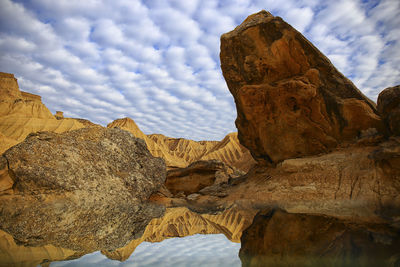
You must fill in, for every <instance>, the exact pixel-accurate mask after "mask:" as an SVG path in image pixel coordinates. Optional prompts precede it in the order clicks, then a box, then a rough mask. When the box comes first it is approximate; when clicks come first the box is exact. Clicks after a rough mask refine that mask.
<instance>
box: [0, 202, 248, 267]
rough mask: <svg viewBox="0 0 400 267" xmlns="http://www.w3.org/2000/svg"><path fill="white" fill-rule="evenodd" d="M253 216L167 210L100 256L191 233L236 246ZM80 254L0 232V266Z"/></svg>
mask: <svg viewBox="0 0 400 267" xmlns="http://www.w3.org/2000/svg"><path fill="white" fill-rule="evenodd" d="M254 215H255V211H253V210H240V209H237V208H235V207H233V208H230V209H228V210H226V211H224V212H222V213H220V214H215V215H210V214H198V213H195V212H192V211H190V210H189V209H187V208H184V207H179V208H168V209H167V210H166V212H165V215H164V216H163V217H162V218H155V219H153V220H152V221H151V222H150V223H149V224H148V226H147V227H146V229H145V231H144V233H143V235H142V237H141V238H138V239H134V240H132V241H131V242H130V243H129V244H128V245H126V246H125V247H122V248H119V249H116V250H113V251H108V250H103V251H101V253H102V254H104V255H105V256H106V257H107V258H109V259H112V260H118V261H126V260H127V259H128V258H129V257H130V256H131V255H132V253H133V252H134V251H135V249H136V248H137V247H138V246H139V245H140V244H141V243H143V242H161V241H163V240H165V239H169V238H174V237H186V236H192V235H195V234H223V235H225V236H226V238H227V239H229V240H230V241H232V242H235V243H240V238H241V235H242V232H243V230H244V229H246V228H247V227H248V226H249V225H250V224H251V222H252V219H253V217H254ZM239 247H240V246H239ZM238 250H239V248H238V249H237V251H238ZM84 254H87V252H83V251H73V250H69V249H65V248H59V247H55V246H53V245H46V246H40V247H25V246H19V245H17V244H16V243H15V242H14V240H13V238H12V236H11V235H9V234H7V233H5V232H3V231H1V232H0V265H1V266H3V265H4V266H37V265H38V264H41V265H42V266H48V265H49V263H50V262H53V261H63V260H71V259H77V258H79V257H81V256H82V255H84ZM236 255H237V253H236Z"/></svg>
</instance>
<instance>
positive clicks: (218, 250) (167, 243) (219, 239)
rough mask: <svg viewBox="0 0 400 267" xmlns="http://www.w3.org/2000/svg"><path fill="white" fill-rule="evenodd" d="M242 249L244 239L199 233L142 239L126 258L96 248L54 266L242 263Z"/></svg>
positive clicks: (226, 266) (217, 266)
mask: <svg viewBox="0 0 400 267" xmlns="http://www.w3.org/2000/svg"><path fill="white" fill-rule="evenodd" d="M239 249H240V243H233V242H231V241H229V240H228V239H227V238H226V236H224V235H223V234H217V235H200V234H197V235H193V236H186V237H181V238H179V237H177V238H170V239H166V240H164V241H162V242H159V243H149V242H142V243H141V244H140V245H139V246H138V247H137V248H136V249H135V251H134V252H133V253H132V255H131V256H130V257H129V258H128V259H127V260H126V261H124V262H119V261H116V260H110V259H108V258H107V257H106V256H104V255H103V254H101V253H100V252H95V253H91V254H88V255H85V256H83V257H81V258H79V259H76V260H71V261H59V262H53V263H51V264H50V267H75V266H81V267H84V266H85V267H86V266H87V267H90V266H93V267H102V266H119V267H120V266H129V267H139V266H140V267H150V266H152V267H158V266H163V267H187V266H196V267H201V266H203V267H240V266H241V262H240V259H239V255H238V254H239Z"/></svg>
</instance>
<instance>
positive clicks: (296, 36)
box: [220, 11, 382, 163]
mask: <svg viewBox="0 0 400 267" xmlns="http://www.w3.org/2000/svg"><path fill="white" fill-rule="evenodd" d="M220 58H221V68H222V72H223V75H224V78H225V80H226V82H227V84H228V87H229V90H230V92H231V93H232V95H233V96H234V99H235V103H236V108H237V119H236V126H237V128H238V130H239V140H240V142H241V144H243V145H244V146H245V147H247V148H248V149H249V150H250V151H251V153H252V155H253V156H254V158H255V159H256V160H258V161H259V162H261V163H278V162H281V161H283V160H285V159H288V158H296V157H302V156H307V155H315V154H319V153H323V152H328V151H329V150H330V149H332V148H334V147H336V146H337V145H338V144H341V143H343V142H352V141H353V140H354V139H355V138H356V137H357V136H358V135H359V134H360V132H361V131H362V130H366V129H369V128H377V129H378V130H379V131H381V130H382V123H381V119H380V117H379V116H378V115H377V111H376V109H375V104H374V103H373V102H372V101H371V100H369V99H368V98H366V97H365V96H364V95H363V94H362V93H361V92H360V91H359V90H358V89H357V88H356V87H355V86H354V84H353V83H352V82H351V81H350V80H348V79H347V78H346V77H344V76H343V75H342V74H341V73H340V72H339V71H338V70H337V69H336V68H335V67H334V66H333V65H332V64H331V62H330V61H329V60H328V58H326V57H325V56H324V55H323V54H322V53H321V52H320V51H319V50H318V49H317V48H316V47H314V46H313V45H312V44H311V43H310V42H309V41H308V40H307V39H306V38H305V37H304V36H302V35H301V34H300V33H299V32H298V31H296V30H295V29H294V28H292V27H291V26H290V25H289V24H287V23H286V22H284V21H283V20H282V19H281V18H279V17H274V16H273V15H271V14H270V13H269V12H266V11H261V12H259V13H257V14H254V15H251V16H249V17H248V18H247V19H246V20H245V21H244V22H243V23H242V24H241V25H239V26H238V27H236V28H235V29H234V30H233V31H231V32H228V33H226V34H223V35H222V36H221V53H220Z"/></svg>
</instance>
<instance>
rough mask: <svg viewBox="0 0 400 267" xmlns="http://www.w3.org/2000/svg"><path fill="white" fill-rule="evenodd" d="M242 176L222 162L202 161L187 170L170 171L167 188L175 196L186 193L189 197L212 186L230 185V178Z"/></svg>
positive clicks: (166, 182) (191, 165)
mask: <svg viewBox="0 0 400 267" xmlns="http://www.w3.org/2000/svg"><path fill="white" fill-rule="evenodd" d="M242 174H243V173H241V172H239V171H237V170H234V169H233V168H231V167H229V166H228V165H226V164H225V163H223V162H221V161H218V160H201V161H196V162H194V163H192V164H190V165H189V166H188V167H186V168H178V169H172V170H169V171H168V172H167V179H166V181H165V186H166V187H167V188H168V190H169V191H170V192H171V193H172V194H174V195H175V194H177V193H179V192H184V194H185V195H186V196H187V195H190V194H193V193H196V192H199V191H201V190H203V189H205V188H207V187H210V186H212V185H215V186H218V185H220V184H222V183H228V180H229V179H230V178H233V177H237V176H240V175H242Z"/></svg>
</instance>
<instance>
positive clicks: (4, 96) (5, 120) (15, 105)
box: [0, 72, 85, 154]
mask: <svg viewBox="0 0 400 267" xmlns="http://www.w3.org/2000/svg"><path fill="white" fill-rule="evenodd" d="M83 127H85V126H84V125H83V124H81V123H80V122H78V121H77V120H73V119H61V118H59V120H57V119H56V118H55V117H54V116H53V114H51V112H50V110H49V109H48V108H47V107H46V106H45V105H44V104H43V103H42V100H41V97H40V96H38V95H34V94H31V93H27V92H22V91H20V90H19V87H18V83H17V79H15V78H14V75H13V74H9V73H2V72H0V141H1V143H0V154H1V153H3V152H4V151H5V150H7V149H8V148H10V147H11V146H13V145H15V144H17V143H19V142H21V141H23V140H24V139H25V137H26V136H28V135H29V134H30V133H32V132H38V131H51V132H57V133H62V132H66V131H71V130H75V129H80V128H83Z"/></svg>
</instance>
